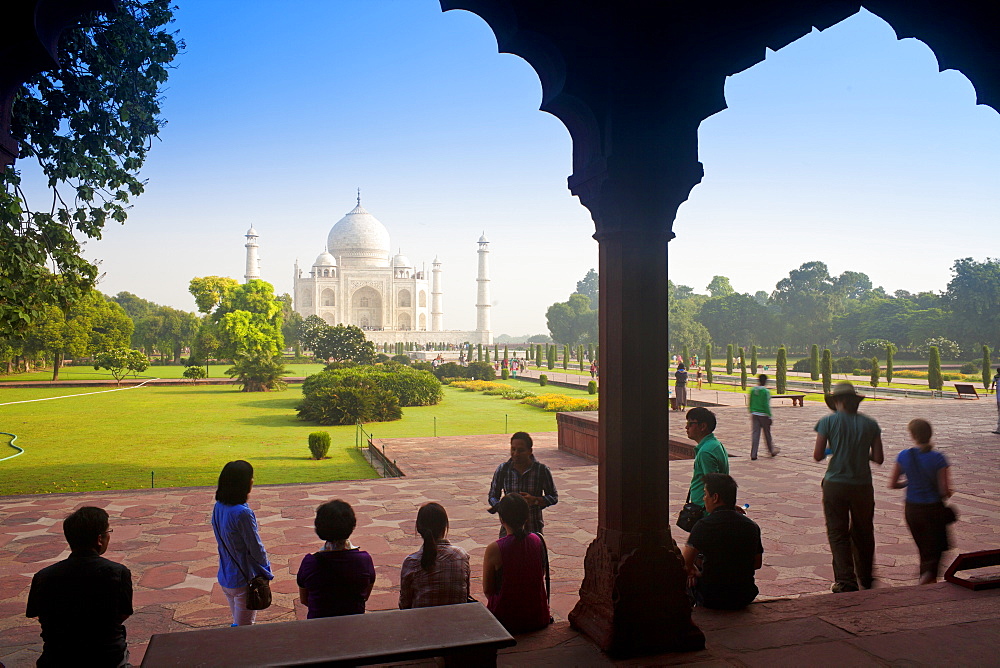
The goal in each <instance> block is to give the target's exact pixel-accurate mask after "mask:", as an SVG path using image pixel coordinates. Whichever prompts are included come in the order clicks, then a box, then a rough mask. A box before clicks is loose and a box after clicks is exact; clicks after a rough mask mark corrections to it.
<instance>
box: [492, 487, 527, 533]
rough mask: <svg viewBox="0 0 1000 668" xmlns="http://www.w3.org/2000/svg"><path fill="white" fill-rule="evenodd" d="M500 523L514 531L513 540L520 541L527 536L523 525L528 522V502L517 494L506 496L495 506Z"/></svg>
mask: <svg viewBox="0 0 1000 668" xmlns="http://www.w3.org/2000/svg"><path fill="white" fill-rule="evenodd" d="M497 512H498V513H499V514H500V521H501V522H503V523H504V524H506V525H507V526H509V527H510V528H511V529H513V530H514V538H516V539H517V540H521V539H522V538H524V537H525V536H526V535H527V532H526V531H525V530H524V525H525V524H526V523H527V521H528V502H527V501H525V500H524V497H523V496H521V495H519V494H508V495H507V496H505V497H503V498H502V499H500V503H498V504H497Z"/></svg>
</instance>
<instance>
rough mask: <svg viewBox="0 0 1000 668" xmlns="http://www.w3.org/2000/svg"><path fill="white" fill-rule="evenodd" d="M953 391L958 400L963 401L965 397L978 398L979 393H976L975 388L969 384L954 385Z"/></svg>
mask: <svg viewBox="0 0 1000 668" xmlns="http://www.w3.org/2000/svg"><path fill="white" fill-rule="evenodd" d="M955 391H956V392H957V393H958V397H957V398H958V399H965V398H967V397H972V398H975V399H978V398H979V393H978V392H976V386H975V385H972V384H971V383H970V384H967V385H965V384H962V383H955Z"/></svg>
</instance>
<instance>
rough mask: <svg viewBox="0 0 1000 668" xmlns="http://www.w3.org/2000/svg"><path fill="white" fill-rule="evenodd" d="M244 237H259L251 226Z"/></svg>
mask: <svg viewBox="0 0 1000 668" xmlns="http://www.w3.org/2000/svg"><path fill="white" fill-rule="evenodd" d="M246 236H248V237H256V236H260V235H258V234H257V230H255V229H253V227H252V226H251V227H250V229H249V230H247V233H246Z"/></svg>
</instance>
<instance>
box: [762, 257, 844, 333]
mask: <svg viewBox="0 0 1000 668" xmlns="http://www.w3.org/2000/svg"><path fill="white" fill-rule="evenodd" d="M771 298H772V300H773V301H774V302H775V303H776V304H777V305H779V306H780V307H781V312H782V316H783V317H784V320H785V323H786V327H787V329H786V335H787V336H789V337H790V338H791V339H792V340H791V343H792V344H794V345H801V346H804V345H805V344H806V342H808V341H820V342H826V341H829V340H830V337H831V333H832V331H831V330H832V322H833V316H834V314H835V313H836V312H838V311H839V310H840V308H841V304H842V299H843V295H842V293H841V292H840V291H838V290H837V287H836V283H835V281H834V279H833V278H831V276H830V272H829V270H828V269H827V266H826V264H824V263H822V262H806V263H804V264H802V265H801V266H800V267H799V268H798V269H793V270H792V271H790V272H788V278H783V279H781V280H780V281H778V283H777V285H776V286H775V291H774V293H773V294H772V295H771Z"/></svg>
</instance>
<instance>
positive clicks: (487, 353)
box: [483, 346, 493, 364]
mask: <svg viewBox="0 0 1000 668" xmlns="http://www.w3.org/2000/svg"><path fill="white" fill-rule="evenodd" d="M483 361H484V362H486V363H487V364H489V363H490V362H492V361H493V360H491V359H490V347H489V346H486V359H485V360H483Z"/></svg>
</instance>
